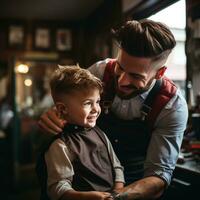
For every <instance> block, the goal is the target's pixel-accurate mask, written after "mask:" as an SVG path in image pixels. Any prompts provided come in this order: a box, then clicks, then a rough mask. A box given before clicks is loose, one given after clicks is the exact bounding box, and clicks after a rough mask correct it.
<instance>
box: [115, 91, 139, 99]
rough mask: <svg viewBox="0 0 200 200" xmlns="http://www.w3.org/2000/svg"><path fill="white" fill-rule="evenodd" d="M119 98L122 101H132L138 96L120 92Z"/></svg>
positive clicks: (118, 93)
mask: <svg viewBox="0 0 200 200" xmlns="http://www.w3.org/2000/svg"><path fill="white" fill-rule="evenodd" d="M117 96H118V97H120V99H131V98H134V97H135V96H137V94H134V93H133V92H132V93H129V94H127V93H124V92H121V91H118V92H117Z"/></svg>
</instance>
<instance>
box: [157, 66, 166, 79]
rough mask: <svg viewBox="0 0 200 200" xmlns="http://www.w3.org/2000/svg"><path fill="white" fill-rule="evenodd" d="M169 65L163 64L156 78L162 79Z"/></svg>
mask: <svg viewBox="0 0 200 200" xmlns="http://www.w3.org/2000/svg"><path fill="white" fill-rule="evenodd" d="M166 69H167V67H165V66H163V67H161V68H160V69H159V70H158V71H157V72H156V76H155V79H160V78H162V77H163V76H164V74H165V71H166Z"/></svg>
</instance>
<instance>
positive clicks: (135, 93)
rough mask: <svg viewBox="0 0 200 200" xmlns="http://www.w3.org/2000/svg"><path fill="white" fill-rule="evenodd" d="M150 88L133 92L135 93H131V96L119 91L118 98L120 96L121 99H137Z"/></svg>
mask: <svg viewBox="0 0 200 200" xmlns="http://www.w3.org/2000/svg"><path fill="white" fill-rule="evenodd" d="M148 89H149V87H148V88H142V89H135V90H133V92H131V93H130V94H125V93H124V92H121V91H120V90H117V93H116V94H117V96H119V97H120V98H121V99H131V98H133V97H136V96H138V95H140V94H142V93H144V92H146V91H147V90H148Z"/></svg>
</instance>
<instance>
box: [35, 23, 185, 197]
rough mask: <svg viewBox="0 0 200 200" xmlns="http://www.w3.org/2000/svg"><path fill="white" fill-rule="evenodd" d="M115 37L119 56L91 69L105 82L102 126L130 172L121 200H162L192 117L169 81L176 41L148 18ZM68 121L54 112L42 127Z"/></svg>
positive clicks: (56, 127)
mask: <svg viewBox="0 0 200 200" xmlns="http://www.w3.org/2000/svg"><path fill="white" fill-rule="evenodd" d="M113 35H114V37H115V39H116V40H117V42H118V44H119V52H118V56H117V58H116V59H114V60H113V59H106V60H104V61H100V62H97V63H96V64H94V65H93V66H91V67H90V68H89V70H90V71H91V72H92V73H93V74H94V75H96V76H97V77H99V78H100V79H101V80H103V82H104V83H105V88H104V95H103V99H102V108H103V110H104V114H103V115H102V116H101V119H100V120H99V126H100V127H101V129H103V130H104V131H105V133H106V134H107V136H108V137H109V139H110V140H111V143H112V144H113V147H114V149H115V152H116V154H117V156H118V157H119V159H120V161H121V163H122V165H123V166H124V168H125V179H126V183H127V185H128V186H126V187H125V188H123V189H122V190H120V191H117V192H119V193H122V195H121V199H127V200H132V199H156V198H159V197H160V196H161V195H162V194H163V192H164V190H165V188H166V187H167V186H168V185H169V184H170V181H171V176H172V173H173V170H174V168H175V164H176V161H177V158H178V154H179V151H180V146H181V143H182V138H183V133H184V130H185V127H186V123H187V117H188V109H187V104H186V102H185V100H184V98H183V97H182V96H181V94H180V91H179V89H177V87H176V86H175V85H174V84H173V83H172V82H171V81H170V80H169V79H167V78H166V77H164V73H165V71H166V69H167V68H166V66H165V65H164V64H165V62H166V60H167V58H168V56H169V54H170V52H171V51H172V49H173V48H174V46H175V39H174V37H173V35H172V33H171V31H170V30H169V29H168V28H167V27H166V26H165V25H163V24H161V23H158V22H154V21H151V20H147V19H145V20H141V21H134V20H133V21H128V22H126V23H125V24H124V25H123V26H122V27H120V28H119V29H117V30H115V31H113ZM53 121H54V123H53ZM64 123H65V122H64V121H61V120H60V119H59V118H58V117H57V115H56V111H54V110H53V109H51V110H49V111H48V112H46V113H44V114H43V116H41V120H40V122H39V125H40V127H41V128H43V129H44V130H46V131H48V132H51V133H56V132H60V131H61V130H62V126H63V124H64ZM117 198H119V197H117Z"/></svg>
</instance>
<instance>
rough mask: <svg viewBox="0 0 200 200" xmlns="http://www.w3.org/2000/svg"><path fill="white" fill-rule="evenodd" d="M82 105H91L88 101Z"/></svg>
mask: <svg viewBox="0 0 200 200" xmlns="http://www.w3.org/2000/svg"><path fill="white" fill-rule="evenodd" d="M83 105H85V106H86V105H91V102H90V101H86V102H85V103H84V104H83Z"/></svg>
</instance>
